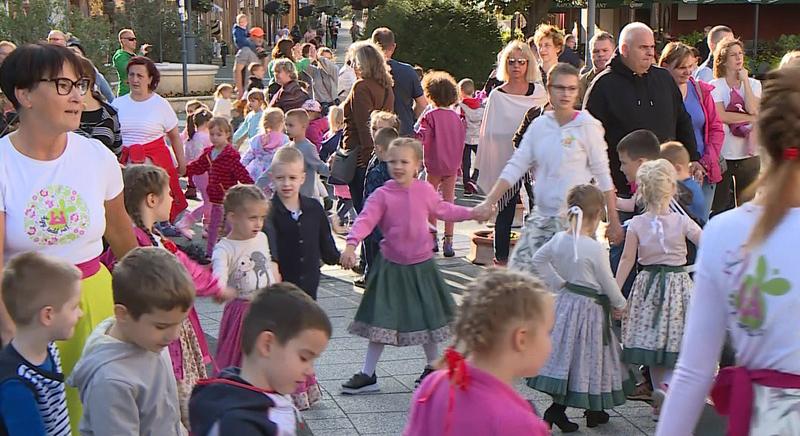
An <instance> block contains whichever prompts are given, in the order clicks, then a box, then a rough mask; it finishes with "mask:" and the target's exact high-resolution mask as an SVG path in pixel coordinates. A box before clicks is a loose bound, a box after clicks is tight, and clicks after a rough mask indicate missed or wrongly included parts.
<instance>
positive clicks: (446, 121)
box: [417, 108, 467, 176]
mask: <svg viewBox="0 0 800 436" xmlns="http://www.w3.org/2000/svg"><path fill="white" fill-rule="evenodd" d="M466 135H467V125H466V123H465V121H464V118H463V117H462V116H461V115H460V114H459V113H458V112H456V111H454V110H453V109H449V108H436V109H433V110H431V111H428V112H426V113H425V114H424V115H422V118H421V119H420V121H419V124H418V126H417V139H419V140H420V141H421V142H422V146H423V148H424V151H425V159H424V160H425V169H426V170H427V171H428V174H432V175H435V176H455V175H457V174H458V170H459V169H460V168H461V158H462V155H463V154H464V139H465V138H466Z"/></svg>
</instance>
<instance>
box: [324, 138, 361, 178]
mask: <svg viewBox="0 0 800 436" xmlns="http://www.w3.org/2000/svg"><path fill="white" fill-rule="evenodd" d="M360 149H361V145H358V146H356V147H354V148H351V149H349V150H343V149H342V148H341V147H339V148H338V149H337V150H336V152H335V153H334V154H333V161H332V162H331V175H330V177H329V178H328V183H330V184H331V185H348V184H350V182H351V181H353V177H354V176H355V174H356V166H358V152H359V150H360Z"/></svg>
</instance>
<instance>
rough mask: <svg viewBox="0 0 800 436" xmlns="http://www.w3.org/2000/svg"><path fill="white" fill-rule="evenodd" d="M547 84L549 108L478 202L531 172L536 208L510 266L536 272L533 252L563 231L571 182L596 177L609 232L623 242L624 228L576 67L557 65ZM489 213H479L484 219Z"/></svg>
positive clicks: (599, 129) (486, 205)
mask: <svg viewBox="0 0 800 436" xmlns="http://www.w3.org/2000/svg"><path fill="white" fill-rule="evenodd" d="M547 83H549V86H548V88H547V89H548V93H549V98H550V104H551V106H552V108H553V110H548V111H545V112H544V113H543V114H541V115H539V116H537V117H536V118H535V119H533V121H532V122H531V124H530V126H529V127H528V128H527V129H526V130H525V132H524V134H523V135H522V139H521V141H520V145H519V148H518V149H517V150H516V151H514V154H513V155H512V156H511V159H509V161H508V163H506V165H505V168H503V171H502V172H501V174H500V177H499V180H498V181H497V182H495V184H494V186H492V189H491V191H490V192H489V194H488V195H487V196H486V199H485V200H484V202H483V203H481V205H480V206H479V207H480V208H481V209H482V210H485V211H487V212H488V211H489V210H490V209H491V207H492V206H494V205H495V204H496V203H497V201H498V200H500V199H501V197H503V196H504V194H505V193H506V192H507V191H508V190H509V189H511V188H512V187H514V186H515V185H516V186H519V185H520V184H521V183H522V182H521V180H522V179H523V178H524V177H525V176H526V174H528V172H529V171H531V170H532V171H533V176H534V179H535V180H536V184H535V186H534V189H535V191H534V192H535V193H534V196H533V197H534V206H533V210H532V211H531V213H530V215H529V216H528V219H527V220H526V222H525V229H524V231H523V232H522V236H521V238H520V240H519V241H518V242H517V245H516V247H515V248H514V251H513V252H512V253H511V257H510V260H509V267H510V268H516V269H522V270H524V271H528V272H531V273H534V269H533V263H532V260H533V256H534V254H536V251H537V250H538V249H539V248H540V247H541V246H542V245H544V244H545V243H547V241H549V240H550V239H551V238H552V237H553V236H554V235H555V234H556V233H558V232H560V231H562V230H564V228H565V225H564V224H565V223H564V221H563V215H562V212H563V210H564V209H565V208H566V206H567V194H568V193H569V190H570V189H571V188H572V187H573V186H577V185H583V184H587V183H590V182H591V181H592V180H595V182H596V183H597V186H598V188H600V190H601V191H603V193H604V195H605V196H606V204H608V209H609V213H608V221H609V224H608V230H607V233H608V236H609V239H610V240H611V241H612V242H617V243H620V242H622V237H623V234H622V227H621V226H620V223H619V218H618V215H617V214H616V195H615V192H614V183H613V181H612V180H611V171H610V170H609V167H608V150H607V147H606V142H605V139H603V125H602V124H601V123H600V121H598V120H597V119H596V118H594V117H593V116H592V115H591V114H590V113H589V112H588V111H585V110H584V111H576V110H575V109H574V107H575V100H576V99H577V96H578V94H577V91H575V92H572V91H574V90H575V89H578V88H579V86H580V85H579V83H578V70H577V69H575V67H573V66H572V65H569V64H565V63H560V64H558V65H556V66H554V67H553V68H551V69H550V73H549V75H548V79H547ZM489 215H491V213H485V212H484V213H483V215H482V217H484V218H488V216H489Z"/></svg>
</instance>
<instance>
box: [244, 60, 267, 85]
mask: <svg viewBox="0 0 800 436" xmlns="http://www.w3.org/2000/svg"><path fill="white" fill-rule="evenodd" d="M247 71H248V73H250V77H249V78H248V80H249V81H250V83H248V84H247V92H250V90H252V89H260V90H262V91H263V90H264V76H265V75H266V73H267V70H266V69H265V68H264V64H262V63H259V62H253V63H251V64H250V65H248V66H247Z"/></svg>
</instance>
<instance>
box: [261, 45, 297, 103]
mask: <svg viewBox="0 0 800 436" xmlns="http://www.w3.org/2000/svg"><path fill="white" fill-rule="evenodd" d="M293 48H294V41H292V40H291V39H281V40H278V42H277V43H276V44H275V47H274V48H273V49H272V60H270V61H269V64H267V79H268V90H269V98H272V96H274V95H275V93H277V92H278V89H280V85H279V84H277V83H275V74H273V71H274V70H275V62H277V61H278V59H289V60H290V61H292V62H294V61H295V60H294V53H293V50H292V49H293ZM295 66H296V65H295Z"/></svg>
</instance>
